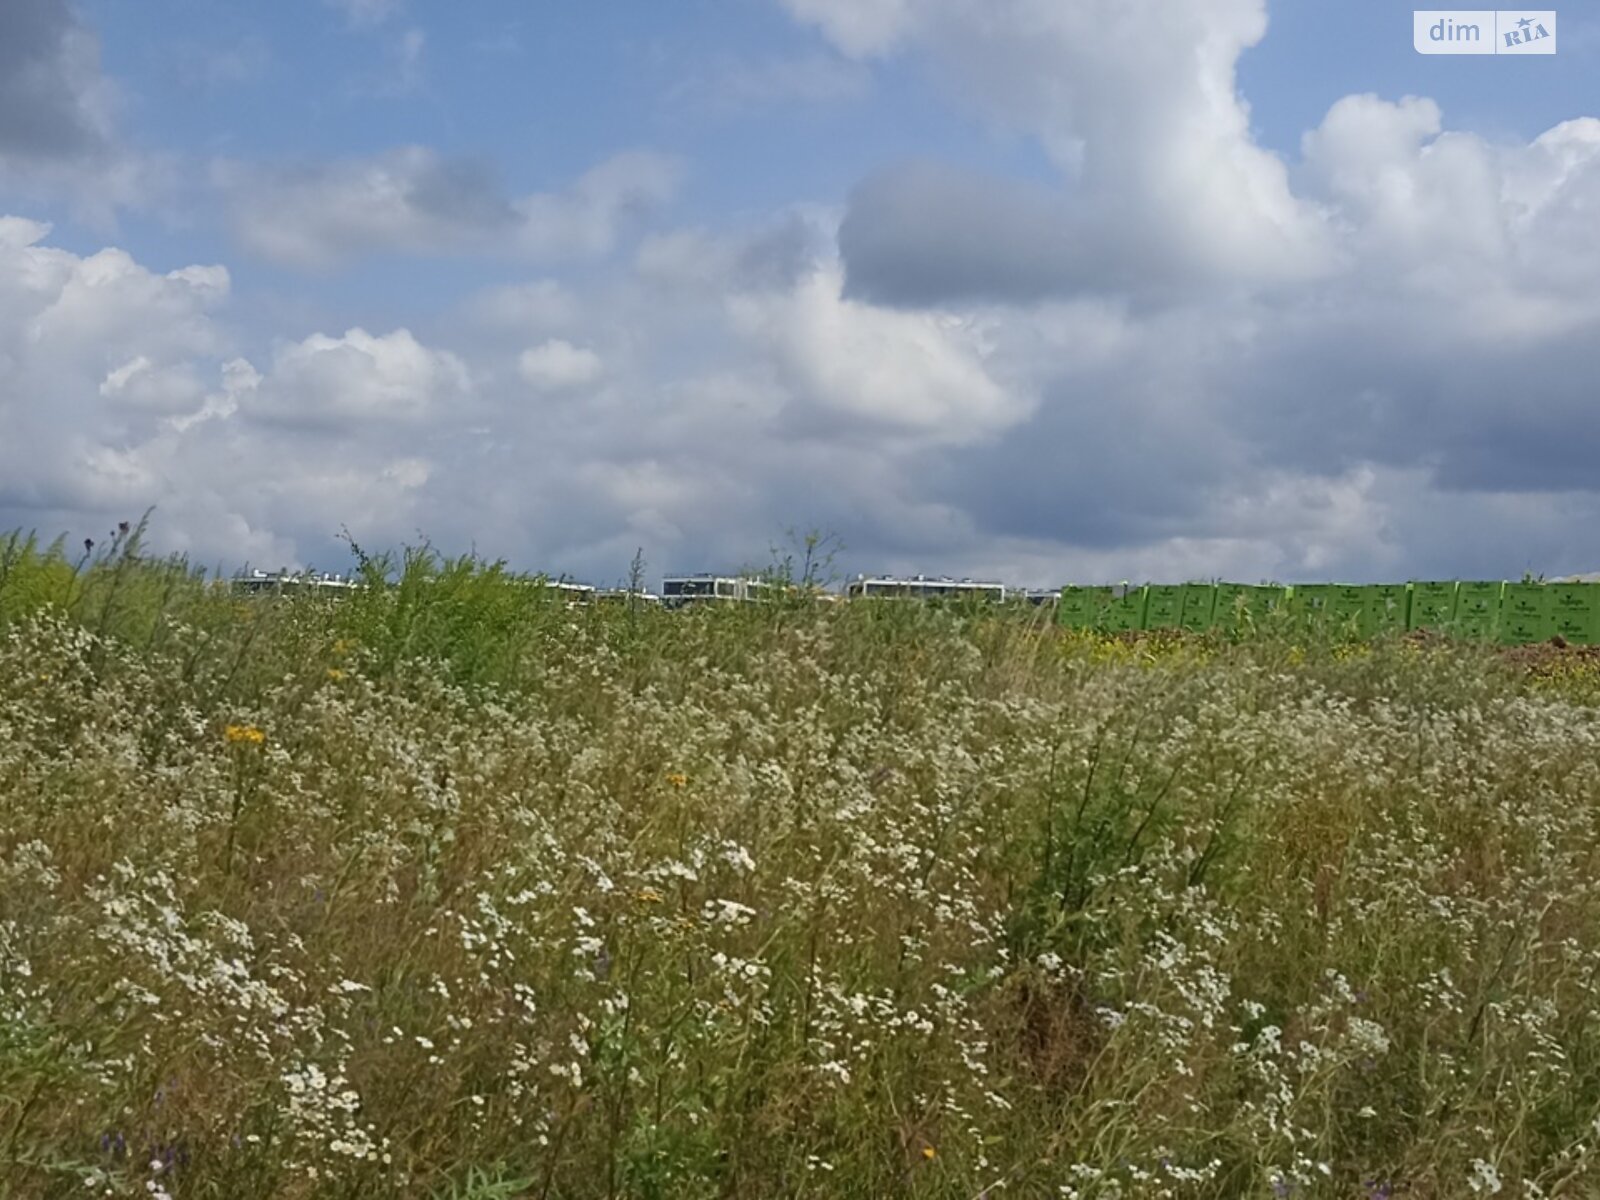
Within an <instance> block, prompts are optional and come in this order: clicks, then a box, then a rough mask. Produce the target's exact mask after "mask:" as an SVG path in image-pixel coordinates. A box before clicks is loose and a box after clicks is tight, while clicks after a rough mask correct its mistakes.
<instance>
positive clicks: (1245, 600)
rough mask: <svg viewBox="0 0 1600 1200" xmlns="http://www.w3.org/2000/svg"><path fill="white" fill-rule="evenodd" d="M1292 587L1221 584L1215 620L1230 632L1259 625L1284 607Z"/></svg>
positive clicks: (1217, 596)
mask: <svg viewBox="0 0 1600 1200" xmlns="http://www.w3.org/2000/svg"><path fill="white" fill-rule="evenodd" d="M1288 594H1289V589H1288V588H1282V587H1271V586H1269V585H1267V584H1252V583H1219V584H1218V585H1217V595H1216V601H1215V606H1214V608H1213V610H1212V614H1213V615H1212V623H1213V624H1215V625H1217V626H1218V627H1220V628H1222V629H1226V630H1228V631H1229V632H1230V633H1234V632H1238V631H1239V630H1241V629H1248V628H1250V627H1251V626H1255V625H1260V624H1261V623H1262V622H1264V621H1266V620H1267V619H1268V618H1269V617H1270V616H1271V615H1272V614H1273V613H1274V612H1277V611H1278V610H1279V609H1280V608H1282V607H1283V605H1284V604H1285V602H1286V601H1287V599H1288Z"/></svg>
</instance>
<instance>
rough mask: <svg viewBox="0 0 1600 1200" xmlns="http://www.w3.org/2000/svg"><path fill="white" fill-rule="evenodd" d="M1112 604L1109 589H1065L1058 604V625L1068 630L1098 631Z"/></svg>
mask: <svg viewBox="0 0 1600 1200" xmlns="http://www.w3.org/2000/svg"><path fill="white" fill-rule="evenodd" d="M1110 603H1111V589H1110V588H1109V587H1064V588H1062V589H1061V599H1060V600H1058V601H1057V602H1056V624H1058V625H1064V626H1066V627H1067V628H1068V629H1097V628H1099V627H1100V624H1101V621H1102V619H1103V618H1104V615H1105V609H1106V606H1107V605H1108V604H1110Z"/></svg>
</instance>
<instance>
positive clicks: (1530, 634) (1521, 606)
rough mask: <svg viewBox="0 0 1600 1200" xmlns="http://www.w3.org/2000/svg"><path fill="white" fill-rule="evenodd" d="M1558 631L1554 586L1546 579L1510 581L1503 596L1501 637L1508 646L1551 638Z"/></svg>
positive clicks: (1501, 602)
mask: <svg viewBox="0 0 1600 1200" xmlns="http://www.w3.org/2000/svg"><path fill="white" fill-rule="evenodd" d="M1555 633H1556V621H1555V611H1554V609H1553V607H1552V605H1551V595H1550V589H1549V588H1547V587H1545V585H1544V584H1542V583H1508V584H1506V585H1505V588H1504V590H1503V591H1502V593H1501V596H1500V627H1499V634H1498V636H1499V639H1500V641H1502V642H1504V643H1505V644H1506V645H1508V646H1520V645H1525V644H1526V643H1528V642H1547V641H1549V640H1550V639H1551V638H1552V637H1554V636H1555Z"/></svg>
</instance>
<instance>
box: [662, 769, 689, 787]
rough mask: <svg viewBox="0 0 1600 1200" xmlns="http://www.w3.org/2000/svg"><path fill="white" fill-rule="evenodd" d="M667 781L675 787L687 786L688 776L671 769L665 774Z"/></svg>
mask: <svg viewBox="0 0 1600 1200" xmlns="http://www.w3.org/2000/svg"><path fill="white" fill-rule="evenodd" d="M667 782H668V783H670V784H671V785H672V786H673V787H675V788H681V787H688V786H689V777H688V776H687V775H685V774H684V773H683V772H682V771H673V772H672V773H670V774H669V775H668V776H667Z"/></svg>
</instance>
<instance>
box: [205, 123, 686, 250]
mask: <svg viewBox="0 0 1600 1200" xmlns="http://www.w3.org/2000/svg"><path fill="white" fill-rule="evenodd" d="M680 175H681V169H680V167H679V166H678V164H677V163H676V162H675V161H674V160H672V159H670V158H668V157H666V156H664V155H660V154H652V153H647V152H633V153H626V154H619V155H616V156H614V157H612V158H610V159H607V160H606V161H604V162H602V163H600V164H599V165H598V166H596V167H594V168H593V169H591V170H590V171H588V172H586V173H585V174H583V175H582V176H580V177H579V178H578V179H576V180H574V181H573V182H572V183H571V184H570V185H569V186H568V187H567V188H565V189H563V190H561V191H558V192H540V193H534V194H531V195H526V196H520V197H518V196H508V195H506V194H505V192H504V190H503V189H502V187H501V185H500V182H499V179H498V176H497V173H496V171H495V170H494V169H493V167H492V166H491V165H490V164H489V163H487V162H483V161H481V160H474V159H464V158H448V157H446V156H443V155H441V154H439V153H438V152H436V151H434V150H432V149H429V148H427V147H424V146H408V147H403V148H400V149H397V150H393V151H390V152H388V153H386V154H381V155H377V156H374V157H371V158H361V159H346V160H340V161H335V162H325V163H315V164H308V165H300V166H280V167H263V166H255V165H251V164H246V163H239V162H222V163H218V164H216V166H215V168H214V170H213V178H214V181H215V183H216V184H217V186H218V187H219V188H220V190H221V192H222V194H223V197H224V199H225V200H226V202H227V204H228V205H229V208H230V210H231V214H232V219H233V225H234V229H235V231H236V233H237V234H238V237H239V239H240V240H241V241H242V242H243V243H244V245H245V246H247V247H248V248H249V249H250V250H252V251H253V252H255V253H257V254H259V255H261V256H262V257H265V258H268V259H272V260H274V261H277V262H281V263H284V264H286V265H289V266H294V267H300V268H305V269H310V270H316V269H324V268H327V267H330V266H334V265H337V264H339V263H342V262H344V261H347V260H349V259H350V258H353V257H357V256H359V255H363V254H377V253H399V254H411V255H428V254H434V255H437V254H460V253H480V254H481V253H492V254H503V253H505V252H506V251H508V250H509V251H510V252H512V253H513V254H517V255H526V256H531V257H567V256H572V255H592V254H599V253H604V252H605V251H607V250H609V249H611V247H612V246H613V244H614V242H615V239H616V238H617V236H618V234H619V232H620V230H621V229H622V227H623V226H624V225H625V224H626V223H627V222H628V221H630V220H631V219H632V218H634V217H635V216H636V215H638V214H640V213H642V212H644V211H648V210H649V209H650V208H652V207H653V206H655V205H658V204H660V203H663V202H664V201H666V200H667V199H669V198H670V197H671V196H672V194H673V193H674V192H675V190H676V188H677V185H678V180H679V178H680Z"/></svg>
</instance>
